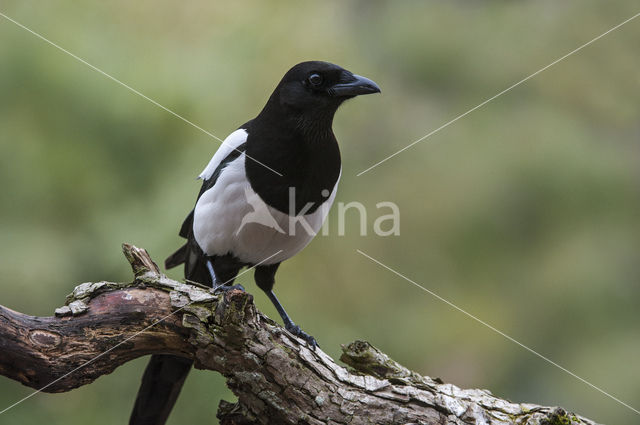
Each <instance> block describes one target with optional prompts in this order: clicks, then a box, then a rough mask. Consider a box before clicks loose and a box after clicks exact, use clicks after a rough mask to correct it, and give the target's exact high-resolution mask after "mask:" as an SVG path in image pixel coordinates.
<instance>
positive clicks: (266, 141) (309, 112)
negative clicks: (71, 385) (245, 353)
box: [130, 61, 380, 425]
mask: <svg viewBox="0 0 640 425" xmlns="http://www.w3.org/2000/svg"><path fill="white" fill-rule="evenodd" d="M379 92H380V88H379V87H378V85H377V84H376V83H375V82H373V81H372V80H370V79H368V78H365V77H362V76H359V75H356V74H353V73H351V72H350V71H347V70H346V69H344V68H341V67H340V66H337V65H334V64H332V63H328V62H321V61H309V62H302V63H299V64H297V65H295V66H294V67H293V68H291V69H290V70H289V71H287V72H286V73H285V75H284V77H283V78H282V80H281V81H280V83H279V84H278V85H277V86H276V88H275V90H274V91H273V93H272V94H271V96H270V97H269V99H268V101H267V103H266V105H265V106H264V108H263V109H262V111H261V112H260V113H259V114H258V115H257V116H256V117H255V118H254V119H252V120H250V121H248V122H246V123H245V124H243V125H241V126H240V127H239V128H238V129H237V130H235V131H234V132H233V133H231V134H230V135H229V136H228V137H227V138H226V139H225V140H224V142H223V143H222V145H221V146H220V148H219V149H218V150H217V152H216V153H215V154H214V155H213V157H212V158H211V160H210V161H209V163H208V164H207V166H206V167H205V168H204V170H203V171H202V173H201V174H200V176H199V178H200V179H201V180H202V187H201V189H200V192H199V194H198V197H197V200H196V203H195V207H194V208H193V210H192V211H191V212H190V213H189V214H188V215H187V217H186V219H185V220H184V222H183V224H182V227H181V228H180V232H179V234H180V236H181V237H183V238H185V239H186V243H185V244H184V245H183V246H182V247H180V249H178V250H177V251H176V252H175V253H173V254H172V255H171V256H169V257H168V258H167V259H166V261H165V266H166V268H167V269H170V268H173V267H176V266H179V265H181V264H184V275H185V278H186V279H188V280H190V281H195V282H199V283H204V284H207V285H209V286H212V287H213V288H214V290H215V291H226V290H229V289H233V288H236V289H241V290H244V288H242V287H241V286H240V285H234V284H233V282H234V280H235V278H236V276H237V275H238V273H239V271H240V270H241V269H242V268H243V267H248V268H255V272H254V279H255V282H256V284H257V286H258V287H259V288H260V289H261V290H263V291H264V292H265V293H266V295H267V296H268V297H269V299H270V300H271V302H272V303H273V305H274V306H275V308H276V310H277V311H278V313H279V315H280V317H281V318H282V321H283V322H284V326H285V328H286V329H287V330H288V331H289V332H291V333H292V334H293V335H296V336H298V337H300V338H302V339H303V340H304V341H306V343H307V344H308V345H309V346H310V347H312V348H315V347H316V345H317V343H316V340H315V339H314V338H313V337H312V336H310V335H309V334H307V333H306V332H304V331H303V330H302V329H300V327H299V326H297V325H296V324H295V323H294V322H293V321H292V320H291V318H290V317H289V315H288V314H287V313H286V311H285V309H284V307H283V306H282V304H281V303H280V302H279V301H278V298H277V297H276V295H275V293H274V292H273V286H274V283H275V274H276V271H277V270H278V267H279V266H280V263H282V262H283V261H284V260H287V259H289V258H291V257H292V256H294V255H295V254H297V253H298V252H300V250H302V249H303V248H304V247H305V246H306V245H307V244H308V243H309V242H310V241H311V240H312V239H313V237H314V236H315V234H316V233H317V232H318V231H319V230H320V228H321V226H322V224H323V223H324V220H325V219H326V217H327V213H328V211H329V207H330V206H331V204H332V203H333V200H334V198H335V196H336V188H337V185H338V181H339V179H340V174H341V169H342V167H341V159H340V150H339V148H338V143H337V140H336V137H335V135H334V133H333V129H332V123H333V117H334V114H335V112H336V111H337V109H338V107H339V106H340V105H341V104H342V103H343V102H344V101H346V100H348V99H351V98H353V97H356V96H358V95H364V94H372V93H379ZM191 364H192V362H191V360H188V359H184V358H181V357H177V356H173V355H168V354H162V355H153V356H152V357H151V360H150V362H149V365H148V366H147V369H146V370H145V373H144V376H143V378H142V385H141V387H140V390H139V392H138V396H137V399H136V403H135V406H134V410H133V412H132V414H131V419H130V424H131V425H142V424H145V425H146V424H154V425H157V424H164V423H165V421H166V419H167V417H168V415H169V413H170V412H171V409H172V407H173V404H174V403H175V401H176V399H177V397H178V394H179V392H180V389H181V387H182V384H183V383H184V380H185V379H186V376H187V373H188V372H189V370H190V368H191Z"/></svg>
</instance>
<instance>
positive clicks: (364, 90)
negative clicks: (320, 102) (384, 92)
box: [328, 74, 380, 97]
mask: <svg viewBox="0 0 640 425" xmlns="http://www.w3.org/2000/svg"><path fill="white" fill-rule="evenodd" d="M350 77H351V79H350V80H349V81H345V82H340V83H338V84H336V85H334V86H333V87H331V88H330V89H329V90H328V91H329V94H330V95H331V96H334V97H342V96H359V95H362V94H372V93H380V87H378V85H377V84H376V83H375V82H374V81H372V80H370V79H368V78H366V77H362V76H360V75H355V74H353V75H350Z"/></svg>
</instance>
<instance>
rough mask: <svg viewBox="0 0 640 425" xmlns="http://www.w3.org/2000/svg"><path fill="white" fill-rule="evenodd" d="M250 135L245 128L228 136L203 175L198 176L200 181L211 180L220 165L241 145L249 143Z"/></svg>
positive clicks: (203, 171)
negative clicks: (248, 137)
mask: <svg viewBox="0 0 640 425" xmlns="http://www.w3.org/2000/svg"><path fill="white" fill-rule="evenodd" d="M248 135H249V134H248V133H247V131H246V130H245V129H243V128H241V129H238V130H236V131H234V132H233V133H231V134H230V135H228V136H227V138H226V139H224V142H222V145H220V147H219V148H218V150H217V151H216V153H215V154H214V155H213V157H212V158H211V161H209V163H208V164H207V166H206V167H205V168H204V170H202V173H200V175H199V176H198V178H199V179H202V180H207V179H208V178H210V177H211V176H212V175H213V173H214V172H215V171H216V168H218V165H220V163H221V162H222V161H223V160H224V159H225V158H226V157H227V156H228V155H229V154H230V153H231V152H233V151H234V150H235V149H237V148H238V146H240V145H241V144H243V143H244V142H246V141H247V136H248Z"/></svg>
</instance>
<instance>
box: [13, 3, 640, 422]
mask: <svg viewBox="0 0 640 425" xmlns="http://www.w3.org/2000/svg"><path fill="white" fill-rule="evenodd" d="M0 11H1V12H2V13H5V14H7V15H8V16H11V17H12V18H14V19H16V20H18V21H19V22H21V23H23V24H24V25H26V26H27V27H29V28H31V29H33V30H35V31H37V32H40V33H41V34H43V35H44V36H45V37H48V38H50V39H51V40H52V41H54V42H56V43H58V44H59V45H61V46H62V47H64V48H66V49H68V50H69V51H71V52H73V53H75V54H77V55H78V56H80V57H82V58H83V59H85V60H87V61H88V62H90V63H91V64H93V65H95V66H97V67H99V68H100V69H103V70H104V71H106V72H108V73H110V74H112V75H113V76H115V77H116V78H118V79H121V80H122V81H124V82H126V83H127V84H129V85H131V86H132V87H134V88H136V89H137V90H139V91H141V92H142V93H144V94H146V95H147V96H149V97H151V98H153V99H155V100H156V101H158V102H159V103H161V104H162V105H165V106H167V107H168V108H171V109H172V110H174V111H176V112H178V113H179V114H181V115H183V116H184V117H186V118H188V119H189V120H191V121H193V122H194V123H197V124H198V125H200V126H202V127H203V128H205V129H207V130H209V131H211V132H212V133H214V134H216V135H217V136H219V137H223V138H224V137H225V136H226V135H227V134H229V133H230V132H231V131H232V130H234V129H235V128H236V127H237V126H238V125H240V124H242V123H243V122H245V121H246V120H248V119H249V118H251V117H253V116H255V114H257V113H258V112H259V110H260V108H261V107H262V105H263V103H264V102H265V100H266V99H267V97H268V95H269V94H270V93H271V90H272V89H273V87H274V86H275V84H276V83H277V81H278V80H279V79H280V78H281V76H282V74H283V73H284V72H285V71H286V70H287V69H288V68H289V67H290V66H292V65H293V64H295V63H297V62H300V61H302V60H308V59H321V60H328V61H331V62H335V63H337V64H340V65H342V66H344V67H346V68H347V69H350V70H352V71H354V72H356V73H359V74H363V75H366V76H368V77H370V78H372V79H374V80H375V81H376V82H378V83H379V84H380V86H381V87H382V89H383V93H382V95H378V96H371V97H369V96H367V97H365V98H362V99H356V100H354V101H351V102H349V103H348V104H347V105H345V106H344V107H343V108H342V109H341V111H339V113H338V115H337V117H336V121H335V125H334V129H335V132H336V134H337V136H338V139H339V140H340V142H341V148H342V153H343V159H344V166H343V174H342V182H341V185H340V190H339V192H338V197H337V201H342V202H350V201H360V202H362V203H364V204H365V205H366V206H367V207H368V211H369V219H368V229H369V233H370V235H369V236H365V237H362V236H359V234H358V233H359V232H358V228H359V225H358V220H357V217H356V214H355V213H354V212H353V211H352V213H351V214H350V215H349V221H348V223H347V225H348V226H347V235H346V236H344V237H339V236H338V235H337V225H336V224H337V222H336V220H337V215H336V212H337V211H336V210H337V209H335V208H334V211H333V212H332V215H331V216H330V219H329V225H330V226H332V227H330V235H329V236H323V237H318V238H317V239H316V240H315V241H314V242H313V243H312V244H311V245H310V246H309V247H308V248H307V249H306V250H305V251H303V252H302V253H301V254H299V255H298V256H297V257H296V258H295V259H293V260H290V261H288V262H287V263H285V265H284V266H283V267H282V268H281V271H280V273H279V275H278V278H279V282H278V284H277V285H276V292H277V293H278V296H279V297H280V299H281V300H282V302H283V303H284V305H285V306H286V307H287V308H288V310H289V312H290V313H291V315H292V317H293V318H294V319H295V320H296V321H297V322H298V323H299V324H300V325H301V326H302V327H303V328H304V329H305V330H307V331H308V332H309V333H311V334H312V335H314V336H316V337H317V338H318V340H319V341H320V343H321V344H322V348H323V349H324V350H325V351H327V352H328V353H330V354H331V355H333V356H337V355H338V354H339V352H340V348H339V346H340V344H341V343H347V342H350V341H352V340H354V339H367V340H369V341H371V342H372V343H373V344H374V345H376V346H378V347H379V348H381V349H382V350H384V351H385V352H387V353H388V354H389V355H391V356H392V357H393V358H395V359H396V360H398V361H400V362H401V363H403V364H404V365H406V366H408V367H410V368H412V369H414V370H416V371H418V372H420V373H423V374H428V375H432V376H440V377H442V378H443V379H444V380H445V381H447V382H452V383H454V384H456V385H458V386H461V387H482V388H489V389H491V390H492V391H493V392H494V394H496V395H499V396H502V397H505V398H508V399H511V400H514V401H523V402H533V403H541V404H552V405H562V406H564V407H565V408H567V409H569V410H574V411H576V412H578V413H581V414H584V415H586V416H589V417H591V418H593V419H595V420H597V421H599V422H603V423H608V424H636V423H638V422H639V419H640V417H639V416H638V415H637V414H635V413H634V412H632V411H631V410H629V409H626V408H625V407H623V406H621V405H620V404H617V403H616V402H614V401H613V400H611V399H609V398H607V397H605V396H604V395H602V394H601V393H599V392H597V391H595V390H594V389H592V388H590V387H589V386H587V385H585V384H584V383H582V382H580V381H578V380H576V379H575V378H573V377H571V376H569V375H567V374H566V373H564V372H562V371H561V370H559V369H557V368H555V367H553V366H552V365H550V364H548V363H546V362H544V361H542V360H541V359H539V358H537V357H535V356H534V355H532V354H531V353H529V352H527V351H526V350H524V349H523V348H521V347H519V346H517V345H515V344H514V343H512V342H510V341H508V340H506V339H505V338H503V337H501V336H499V335H497V334H495V333H493V332H492V331H491V330H489V329H487V328H485V327H483V326H481V325H480V324H478V323H477V322H474V321H473V320H471V319H469V318H468V317H466V316H464V315H462V314H460V313H459V312H457V311H455V310H454V309H452V308H451V307H449V306H447V305H446V304H444V303H442V302H440V301H438V300H437V299H435V298H434V297H432V296H430V295H429V294H427V293H425V292H423V291H421V290H419V289H418V288H416V287H414V286H412V285H411V284H409V283H407V282H406V281H403V280H402V279H400V278H398V277H397V276H395V275H393V274H391V273H389V272H387V271H385V270H384V269H382V268H381V267H379V266H377V265H376V264H374V263H372V262H371V261H370V260H367V259H366V258H364V257H362V256H360V255H358V254H357V253H356V251H355V250H356V249H361V250H363V251H364V252H366V253H367V254H369V255H371V256H373V257H375V258H377V259H379V260H380V261H382V262H383V263H385V264H387V265H388V266H390V267H392V268H394V269H396V270H398V271H400V272H401V273H403V274H405V275H406V276H408V277H409V278H411V279H414V280H415V281H417V282H418V283H420V284H422V285H424V286H425V287H427V288H429V289H430V290H432V291H434V292H436V293H437V294H439V295H440V296H442V297H444V298H446V299H448V300H450V301H451V302H453V303H455V304H456V305H458V306H460V307H461V308H464V309H466V310H467V311H469V312H470V313H472V314H475V315H477V316H478V317H479V318H481V319H483V320H485V321H487V322H489V323H490V324H492V325H493V326H495V327H496V328H498V329H500V330H502V331H503V332H505V333H507V334H509V335H510V336H512V337H514V338H516V339H517V340H519V341H521V342H522V343H524V344H526V345H528V346H530V347H532V348H533V349H535V350H537V351H538V352H540V353H541V354H543V355H545V356H548V357H549V358H551V359H553V360H554V361H556V362H558V363H559V364H561V365H563V366H565V367H567V368H568V369H570V370H572V371H574V372H575V373H576V374H578V375H580V376H582V377H583V378H585V379H587V380H589V381H591V382H592V383H594V384H595V385H598V386H600V387H601V388H603V389H605V390H606V391H609V392H610V393H611V394H613V395H615V396H616V397H619V398H620V399H622V400H624V401H626V402H627V403H629V404H631V405H633V406H634V407H636V408H638V407H640V402H639V400H640V366H639V364H638V358H640V338H639V334H640V320H639V319H638V298H639V297H640V238H639V236H640V143H639V142H640V140H639V139H640V120H639V116H640V73H639V72H638V70H639V69H640V56H639V54H638V40H639V39H640V20H637V21H633V22H631V23H629V24H628V25H626V26H624V27H622V28H621V29H619V30H617V31H615V32H613V33H611V34H609V35H607V36H606V37H605V38H603V39H602V40H600V41H598V42H597V43H595V44H593V45H592V46H590V47H588V48H585V49H584V50H582V51H580V52H579V53H577V54H576V55H574V56H571V57H570V58H568V59H566V60H564V61H562V62H561V63H559V64H557V65H555V66H554V67H552V68H550V69H548V70H547V71H545V72H543V73H542V74H540V75H538V76H536V77H535V78H533V79H532V80H530V81H528V82H526V83H524V84H523V85H521V86H519V87H517V88H515V89H514V90H512V91H510V92H509V93H507V94H505V95H503V96H502V97H500V98H498V99H496V100H495V101H493V102H491V103H489V104H488V105H486V106H484V107H483V108H482V109H480V110H478V111H476V112H473V113H472V114H470V115H468V116H467V117H465V118H464V119H461V120H460V121H458V122H456V123H454V124H453V125H451V126H450V127H448V128H446V129H444V130H442V131H441V132H439V133H437V134H436V135H434V136H432V137H431V138H429V139H428V140H426V141H424V142H422V143H421V144H418V145H417V146H415V147H413V148H411V149H410V150H408V151H406V152H404V153H403V154H401V155H398V156H397V157H395V158H393V159H392V160H390V161H388V162H386V163H384V164H383V165H381V166H380V167H378V168H376V169H374V170H372V171H370V172H368V173H366V174H364V175H362V176H361V177H356V174H357V173H358V172H360V171H362V170H364V169H365V168H367V167H369V166H370V165H372V164H373V163H375V162H377V161H379V160H380V159H382V158H384V157H385V156H387V155H389V154H391V153H393V152H395V151H396V150H398V149H400V148H401V147H404V146H405V145H407V144H409V143H410V142H412V141H413V140H415V139H417V138H419V137H421V136H423V135H424V134H426V133H428V132H430V131H432V130H433V129H435V128H437V127H439V126H440V125H442V124H444V123H445V122H447V121H448V120H450V119H452V118H454V117H455V116H457V115H459V114H460V113H462V112H464V111H466V110H468V109H470V108H471V107H473V106H475V105H477V104H479V103H480V102H482V101H483V100H485V99H487V98H489V97H491V96H493V95H494V94H496V93H498V92H499V91H501V90H503V89H505V88H506V87H508V86H509V85H511V84H513V83H515V82H517V81H518V80H520V79H521V78H523V77H525V76H527V75H529V74H530V73H532V72H534V71H536V70H538V69H540V68H542V67H543V66H545V65H547V64H548V63H550V62H551V61H553V60H555V59H556V58H558V57H560V56H562V55H564V54H565V53H567V52H569V51H570V50H572V49H574V48H576V47H578V46H579V45H581V44H583V43H584V42H586V41H588V40H590V39H592V38H593V37H595V36H596V35H598V34H601V33H602V32H604V31H606V30H607V29H609V28H611V27H613V26H614V25H616V24H618V23H620V22H622V21H623V20H624V19H626V18H629V17H631V16H632V15H633V14H635V13H637V12H638V3H637V1H634V0H624V1H623V0H618V1H615V2H603V1H585V0H567V1H562V2H559V1H554V0H544V1H475V2H465V1H424V2H419V1H402V2H401V1H398V2H382V1H359V2H356V1H351V2H338V1H325V2H305V1H302V2H269V3H267V2H258V1H253V2H245V1H240V2H225V3H223V2H219V4H210V3H209V2H170V1H140V2H128V1H109V2H84V3H77V2H72V1H58V2H35V1H17V0H4V1H2V2H1V3H0ZM218 145H219V143H218V142H217V141H215V140H213V139H212V138H210V137H208V136H207V135H205V134H203V133H201V132H199V131H198V130H196V129H194V128H193V127H191V126H189V125H187V124H185V123H184V122H182V121H180V120H178V119H176V118H175V117H174V116H172V115H170V114H169V113H167V112H166V111H163V110H161V109H159V108H158V107H156V106H154V105H152V104H151V103H149V102H148V101H146V100H144V99H142V98H140V97H138V96H136V95H134V94H133V93H131V92H129V91H128V90H126V89H124V88H123V87H121V86H119V85H117V84H116V83H114V82H113V81H110V80H109V79H107V78H105V77H104V76H102V75H100V74H98V73H97V72H94V71H92V70H91V69H89V68H88V67H86V66H85V65H82V64H81V63H79V62H78V61H76V60H74V59H73V58H71V57H70V56H68V55H65V54H64V53H62V52H60V51H59V50H56V49H55V48H53V47H52V46H50V45H47V44H46V43H44V42H43V41H42V40H39V39H37V38H36V37H34V36H33V35H31V34H29V33H28V32H27V31H25V30H23V29H21V28H19V27H17V26H16V25H14V24H13V23H10V22H9V21H7V20H5V19H2V18H0V181H2V187H3V190H2V191H1V192H0V234H1V235H2V243H1V244H0V276H1V277H2V278H1V282H2V283H1V285H2V286H1V288H2V298H1V299H0V302H1V303H2V304H3V305H5V306H8V307H10V308H13V309H15V310H19V311H23V312H26V313H29V314H34V315H49V314H52V312H53V310H54V308H56V307H58V306H60V305H61V304H62V303H63V301H64V296H65V295H66V294H67V293H68V292H70V290H71V289H72V288H73V287H74V286H75V285H76V284H78V283H80V282H84V281H97V280H103V279H108V280H120V281H126V280H129V279H130V278H131V275H130V271H129V267H128V265H127V264H126V262H125V260H124V258H123V256H122V254H121V253H120V244H121V243H122V242H125V241H126V242H131V243H134V244H137V245H139V246H142V247H145V248H147V249H148V250H149V251H150V252H151V254H152V256H154V258H155V259H156V260H157V261H162V260H163V259H164V258H165V257H166V256H167V255H168V254H170V253H171V252H173V250H174V249H175V248H177V247H178V246H179V244H181V240H180V239H179V238H178V236H177V232H178V228H179V226H180V224H181V222H182V219H183V217H184V215H185V214H186V213H187V212H188V211H189V209H190V208H191V206H192V204H193V202H194V199H195V196H196V194H197V191H198V189H199V184H198V183H197V182H196V181H194V177H195V176H196V175H197V174H198V173H199V172H200V171H201V169H202V168H203V167H204V166H205V165H206V163H207V162H208V160H209V158H210V157H211V155H212V154H213V152H214V151H215V150H216V148H217V147H218ZM380 201H393V202H395V203H397V204H398V206H399V207H400V210H401V236H399V237H386V238H384V237H377V236H375V235H373V232H372V226H373V221H374V219H375V218H376V217H377V216H378V215H379V214H380V213H382V212H381V211H378V210H376V208H375V204H376V203H377V202H380ZM169 274H170V276H172V277H175V278H179V277H180V271H179V270H178V271H172V272H171V273H169ZM240 282H241V283H243V284H244V285H245V286H246V287H247V288H248V290H249V291H250V292H252V293H254V294H255V295H256V302H257V304H258V306H259V308H261V309H262V310H263V311H265V312H266V313H267V314H268V315H270V316H271V317H277V315H276V313H275V311H274V310H273V309H272V307H271V305H270V304H269V302H268V300H266V298H265V297H263V296H262V295H261V294H260V293H259V291H258V290H257V288H256V286H255V285H254V284H253V283H252V276H251V274H250V273H248V274H246V275H244V276H242V278H241V279H240ZM0 355H1V354H0ZM145 364H146V359H138V360H137V361H134V362H131V363H129V364H127V365H125V366H123V367H121V368H119V369H117V370H116V371H115V372H114V373H113V374H111V375H109V376H105V377H102V378H100V379H99V380H98V381H96V382H95V383H94V384H92V385H89V386H85V387H82V388H80V389H77V390H74V391H72V392H70V393H66V394H54V395H51V394H38V395H36V396H35V397H33V398H31V399H29V400H28V401H25V402H24V403H22V404H20V405H18V406H17V407H15V408H13V409H11V410H10V411H8V412H7V413H5V414H3V415H2V416H0V423H2V424H22V425H27V424H42V423H50V424H85V423H95V424H123V423H126V421H127V419H128V415H129V411H130V409H131V406H132V403H133V400H134V397H135V394H136V391H137V388H138V382H139V379H140V376H141V374H142V370H143V368H144V366H145ZM31 391H32V390H31V389H29V388H26V387H23V386H21V385H19V384H17V383H14V382H12V381H9V380H8V379H4V378H0V400H1V405H0V409H2V408H4V407H6V406H8V405H10V404H11V403H13V402H15V401H16V400H18V399H20V398H21V397H23V396H25V395H27V394H29V393H30V392H31ZM222 397H224V398H226V399H232V398H233V396H232V395H231V394H230V392H229V391H228V390H227V389H225V386H224V381H223V379H222V378H221V377H220V376H218V375H216V374H215V373H206V372H200V371H194V372H193V373H192V374H191V376H190V377H189V379H188V381H187V383H186V385H185V389H184V390H183V394H182V396H181V397H180V399H179V401H178V403H177V406H176V408H175V410H174V413H173V415H172V417H171V418H170V423H171V424H174V425H177V424H201V423H216V419H215V411H216V406H217V403H218V401H219V399H220V398H222Z"/></svg>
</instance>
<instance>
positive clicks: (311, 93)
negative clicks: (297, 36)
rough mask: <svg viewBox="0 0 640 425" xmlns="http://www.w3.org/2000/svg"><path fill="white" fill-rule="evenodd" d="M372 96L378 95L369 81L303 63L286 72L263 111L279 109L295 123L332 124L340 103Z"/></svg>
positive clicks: (335, 68) (323, 65)
mask: <svg viewBox="0 0 640 425" xmlns="http://www.w3.org/2000/svg"><path fill="white" fill-rule="evenodd" d="M372 93H380V87H378V85H377V84H376V83H374V82H373V81H371V80H370V79H368V78H365V77H361V76H359V75H355V74H353V73H352V72H350V71H347V70H346V69H344V68H341V67H339V66H338V65H334V64H332V63H329V62H321V61H309V62H302V63H299V64H297V65H295V66H294V67H293V68H291V69H290V70H289V71H287V73H286V74H285V75H284V77H283V78H282V80H281V81H280V83H279V84H278V86H277V87H276V89H275V90H274V92H273V94H272V95H271V98H270V99H269V102H268V103H267V106H266V107H265V111H263V112H266V111H267V110H269V109H271V108H274V109H281V110H285V111H286V113H287V114H289V115H292V116H296V117H297V119H298V120H300V119H302V120H303V121H305V120H307V119H311V120H318V119H321V120H322V121H324V119H322V118H326V119H329V125H331V120H332V119H333V114H334V113H335V111H336V110H337V109H338V107H339V106H340V105H341V104H342V102H344V101H345V100H347V99H351V98H353V97H355V96H358V95H363V94H372Z"/></svg>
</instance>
